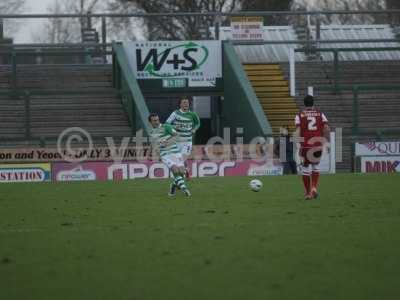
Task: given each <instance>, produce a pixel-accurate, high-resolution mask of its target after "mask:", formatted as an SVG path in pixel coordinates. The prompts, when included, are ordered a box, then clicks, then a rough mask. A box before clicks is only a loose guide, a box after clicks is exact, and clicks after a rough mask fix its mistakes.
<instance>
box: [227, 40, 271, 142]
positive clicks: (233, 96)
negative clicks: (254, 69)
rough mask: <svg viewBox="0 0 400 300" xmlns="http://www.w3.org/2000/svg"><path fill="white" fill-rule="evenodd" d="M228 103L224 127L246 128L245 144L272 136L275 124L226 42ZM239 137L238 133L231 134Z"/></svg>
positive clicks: (230, 46)
mask: <svg viewBox="0 0 400 300" xmlns="http://www.w3.org/2000/svg"><path fill="white" fill-rule="evenodd" d="M223 76H224V101H223V108H222V126H223V127H228V128H231V131H232V129H234V128H239V127H241V128H243V129H244V134H243V138H244V142H245V143H248V142H250V140H251V139H252V138H254V137H257V136H272V129H271V125H270V123H269V121H268V119H267V117H266V116H265V114H264V111H263V109H262V107H261V105H260V102H259V101H258V99H257V96H256V94H255V93H254V90H253V87H252V86H251V84H250V81H249V80H248V78H247V75H246V73H245V72H244V70H243V67H242V64H241V62H240V60H239V58H238V57H237V55H236V52H235V49H234V47H233V45H232V44H231V43H230V42H224V43H223ZM231 134H232V136H231V137H234V136H235V132H231Z"/></svg>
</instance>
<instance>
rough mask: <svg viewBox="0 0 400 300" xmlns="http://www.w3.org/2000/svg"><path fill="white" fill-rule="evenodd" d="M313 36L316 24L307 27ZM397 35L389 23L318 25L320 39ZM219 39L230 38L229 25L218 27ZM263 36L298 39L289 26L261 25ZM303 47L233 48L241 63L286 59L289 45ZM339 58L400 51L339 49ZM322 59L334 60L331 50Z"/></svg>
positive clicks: (397, 55) (392, 55)
mask: <svg viewBox="0 0 400 300" xmlns="http://www.w3.org/2000/svg"><path fill="white" fill-rule="evenodd" d="M310 30H311V34H312V36H315V26H311V27H310ZM395 38H396V36H395V34H394V32H393V30H392V28H391V27H390V25H325V26H321V40H354V39H395ZM220 39H222V40H230V39H232V34H231V28H230V27H221V28H220ZM264 39H265V40H271V41H295V40H298V37H297V35H296V32H295V30H294V28H293V27H292V26H264ZM291 47H294V48H297V49H299V48H302V45H300V44H287V45H283V44H278V45H277V44H275V45H236V46H235V49H236V52H237V54H238V56H239V58H240V60H241V61H242V62H243V63H259V62H286V61H288V57H289V49H290V48H291ZM319 47H321V48H365V47H369V48H372V47H400V43H399V42H395V43H393V42H392V43H388V42H380V43H328V44H322V43H321V44H320V46H319ZM339 55H340V59H341V60H390V59H395V60H400V51H384V52H382V51H379V52H378V51H376V52H375V51H373V52H366V51H363V52H341V53H340V54H339ZM321 56H322V59H323V60H324V61H329V60H333V54H332V53H329V52H323V53H321ZM304 60H305V56H304V55H303V54H302V53H296V61H304Z"/></svg>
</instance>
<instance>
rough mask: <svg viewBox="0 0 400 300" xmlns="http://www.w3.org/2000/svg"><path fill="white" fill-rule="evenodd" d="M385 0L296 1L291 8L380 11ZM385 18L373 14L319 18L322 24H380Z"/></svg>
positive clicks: (324, 16) (330, 15)
mask: <svg viewBox="0 0 400 300" xmlns="http://www.w3.org/2000/svg"><path fill="white" fill-rule="evenodd" d="M385 7H386V5H385V0H335V1H331V0H319V1H314V2H310V1H307V0H296V1H295V2H294V4H293V6H292V9H294V10H326V11H329V10H344V11H346V10H347V11H348V10H380V9H385ZM386 17H387V16H384V15H373V14H353V15H351V14H343V15H332V14H326V15H322V16H320V20H321V21H322V23H323V24H348V25H350V24H371V23H382V22H384V20H385V18H386Z"/></svg>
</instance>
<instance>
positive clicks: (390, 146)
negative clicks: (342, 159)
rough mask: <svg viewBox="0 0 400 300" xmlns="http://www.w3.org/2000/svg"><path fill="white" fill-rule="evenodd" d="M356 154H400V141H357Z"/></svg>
mask: <svg viewBox="0 0 400 300" xmlns="http://www.w3.org/2000/svg"><path fill="white" fill-rule="evenodd" d="M355 148H356V149H355V152H356V156H365V155H374V156H387V155H400V142H368V143H356V147H355Z"/></svg>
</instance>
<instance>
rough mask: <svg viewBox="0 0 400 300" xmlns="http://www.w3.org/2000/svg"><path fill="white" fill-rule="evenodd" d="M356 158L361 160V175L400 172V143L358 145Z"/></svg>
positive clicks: (356, 146)
mask: <svg viewBox="0 0 400 300" xmlns="http://www.w3.org/2000/svg"><path fill="white" fill-rule="evenodd" d="M355 156H356V157H359V158H360V164H361V167H360V170H361V173H398V172H400V142H399V141H391V142H376V141H372V142H367V143H356V144H355Z"/></svg>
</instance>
